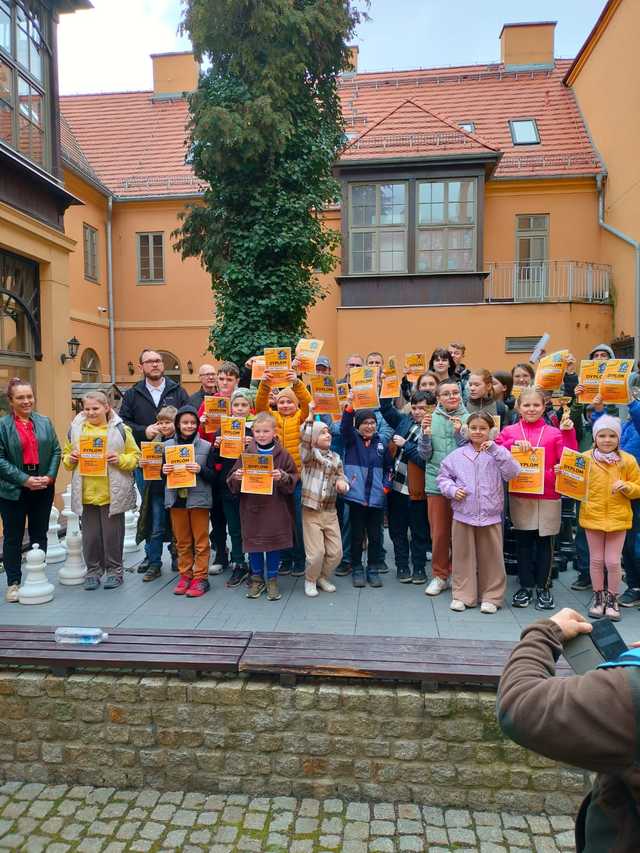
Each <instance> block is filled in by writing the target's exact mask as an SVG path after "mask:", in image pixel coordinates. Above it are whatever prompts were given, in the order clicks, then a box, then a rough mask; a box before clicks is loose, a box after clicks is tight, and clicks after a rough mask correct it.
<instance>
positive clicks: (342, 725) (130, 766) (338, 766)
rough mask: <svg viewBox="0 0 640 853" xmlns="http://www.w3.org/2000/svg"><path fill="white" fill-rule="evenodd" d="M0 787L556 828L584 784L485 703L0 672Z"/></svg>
mask: <svg viewBox="0 0 640 853" xmlns="http://www.w3.org/2000/svg"><path fill="white" fill-rule="evenodd" d="M0 776H1V777H2V778H4V779H15V780H23V781H32V782H46V783H57V782H65V783H69V784H72V783H76V784H80V785H106V786H113V787H116V788H146V787H150V788H154V789H157V790H165V791H168V790H176V789H179V790H191V791H200V792H212V793H221V792H222V793H224V792H234V793H245V794H252V795H262V796H267V795H293V796H297V797H319V798H323V797H342V798H345V799H347V800H363V799H365V800H384V801H389V800H394V801H399V802H418V803H424V804H426V805H437V806H468V807H470V808H474V809H496V810H500V809H504V810H508V811H521V812H542V811H547V812H549V813H551V814H563V813H564V814H566V813H571V812H574V811H575V810H576V808H577V806H578V804H579V802H580V801H581V799H582V796H583V795H584V792H585V790H586V789H587V788H588V778H587V774H585V773H582V772H580V771H578V770H574V769H568V768H564V767H561V766H559V765H557V764H555V763H553V762H551V761H548V760H547V759H544V758H541V757H540V756H537V755H534V754H532V753H530V752H527V751H526V750H524V749H522V748H521V747H519V746H516V745H515V744H513V743H511V742H509V741H507V740H505V739H504V738H503V737H502V735H501V733H500V731H499V729H498V726H497V723H496V719H495V693H494V692H492V691H464V690H441V691H438V692H434V693H422V692H420V690H418V689H415V688H412V687H394V686H381V685H373V684H366V683H362V682H361V683H357V684H349V685H344V684H342V683H337V682H335V681H333V682H318V681H314V682H311V683H303V684H299V685H298V686H296V687H295V688H287V687H282V686H280V685H279V684H278V683H277V682H275V681H270V680H267V679H262V678H260V679H258V678H235V677H234V678H230V677H223V676H221V677H209V678H202V679H200V680H198V681H196V682H183V681H180V680H178V679H176V678H169V677H165V676H162V675H159V676H157V677H141V676H132V675H119V674H118V675H111V674H109V675H106V674H97V675H92V674H82V675H72V676H69V677H66V678H58V677H55V676H53V675H50V674H48V673H46V672H36V671H28V672H24V671H17V670H16V671H14V670H4V671H0Z"/></svg>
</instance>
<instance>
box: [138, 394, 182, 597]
mask: <svg viewBox="0 0 640 853" xmlns="http://www.w3.org/2000/svg"><path fill="white" fill-rule="evenodd" d="M177 414H178V410H177V409H176V407H175V406H163V407H162V409H160V411H159V412H158V414H157V415H156V423H157V424H158V429H159V432H158V434H157V436H156V437H155V439H154V440H153V441H143V442H141V449H142V458H141V459H140V467H141V468H142V472H143V477H144V491H143V493H142V503H141V505H140V518H139V520H138V531H137V535H136V541H138V542H141V541H142V540H143V539H144V540H145V542H146V547H145V550H146V552H147V557H148V558H149V563H148V565H147V566H146V567H145V564H144V563H142V564H141V565H142V568H140V567H138V572H140V573H141V574H143V577H142V580H143V581H144V583H149V582H150V581H154V580H157V578H159V577H160V576H161V574H162V546H163V545H164V543H165V541H166V542H171V524H170V522H169V516H168V514H167V511H166V509H165V508H164V482H163V480H162V463H163V461H164V442H165V441H168V439H170V438H173V436H174V434H175V431H176V428H175V419H176V415H177ZM156 460H158V461H156ZM176 568H177V566H176Z"/></svg>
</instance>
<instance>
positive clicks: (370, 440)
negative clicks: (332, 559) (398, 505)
mask: <svg viewBox="0 0 640 853" xmlns="http://www.w3.org/2000/svg"><path fill="white" fill-rule="evenodd" d="M340 434H341V436H342V444H343V448H344V473H345V476H346V478H347V480H348V481H349V492H348V493H347V494H346V495H345V500H346V501H347V503H348V504H349V519H350V523H351V564H352V570H351V571H352V580H353V585H354V586H355V587H363V586H365V573H364V568H363V566H362V546H363V542H364V534H365V531H366V534H367V538H368V542H369V544H368V547H367V574H366V580H367V582H368V583H369V586H372V587H381V586H382V581H381V580H380V574H379V569H380V564H381V563H382V561H383V559H384V555H383V551H382V530H383V521H384V499H385V490H384V473H385V471H388V470H389V469H390V468H391V457H390V456H389V452H388V451H387V450H385V447H384V444H383V442H382V439H381V437H380V435H379V433H378V430H377V423H376V417H375V413H374V412H373V411H372V410H370V409H361V410H359V411H357V412H354V411H353V407H352V405H351V398H350V399H349V403H348V404H347V406H346V407H345V410H344V412H343V414H342V422H341V425H340Z"/></svg>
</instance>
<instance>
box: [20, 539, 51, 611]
mask: <svg viewBox="0 0 640 853" xmlns="http://www.w3.org/2000/svg"><path fill="white" fill-rule="evenodd" d="M46 565H47V562H46V557H45V553H44V551H43V550H42V548H41V547H40V546H39V545H37V544H36V545H34V546H33V547H32V548H31V550H30V551H28V552H27V559H26V561H25V564H24V566H23V569H22V574H23V578H22V585H21V586H20V589H19V590H18V601H19V602H20V604H46V603H47V602H48V601H52V600H53V589H54V588H53V584H52V583H49V580H48V578H47V574H46V572H45V568H46Z"/></svg>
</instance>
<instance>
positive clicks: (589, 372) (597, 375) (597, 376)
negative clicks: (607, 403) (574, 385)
mask: <svg viewBox="0 0 640 853" xmlns="http://www.w3.org/2000/svg"><path fill="white" fill-rule="evenodd" d="M606 366H607V362H606V361H602V360H601V359H597V360H591V359H583V360H582V361H581V362H580V374H579V376H578V383H579V384H580V385H582V387H583V388H584V391H583V392H582V394H580V402H581V403H593V399H594V397H595V396H596V395H597V394H599V393H600V380H601V379H602V374H603V373H604V369H605V367H606Z"/></svg>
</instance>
